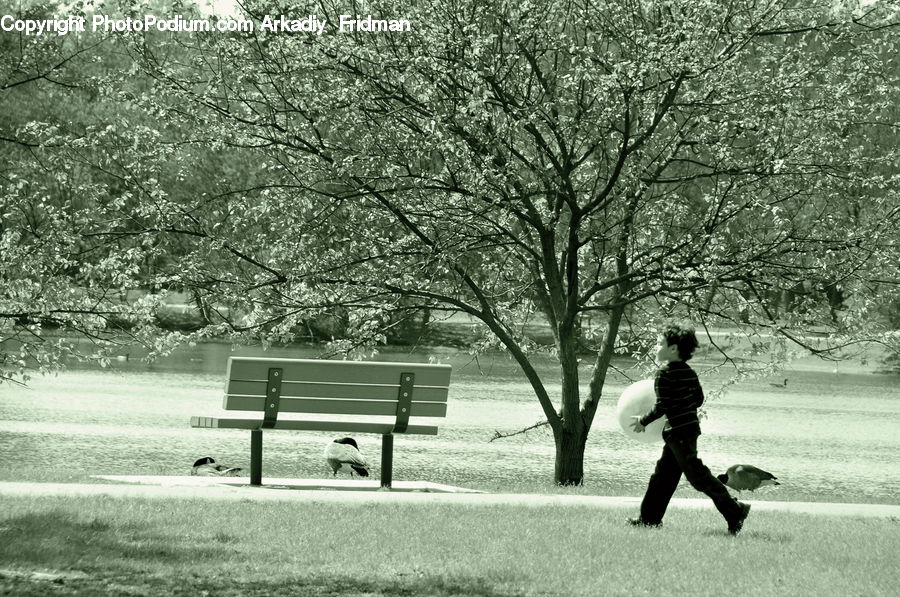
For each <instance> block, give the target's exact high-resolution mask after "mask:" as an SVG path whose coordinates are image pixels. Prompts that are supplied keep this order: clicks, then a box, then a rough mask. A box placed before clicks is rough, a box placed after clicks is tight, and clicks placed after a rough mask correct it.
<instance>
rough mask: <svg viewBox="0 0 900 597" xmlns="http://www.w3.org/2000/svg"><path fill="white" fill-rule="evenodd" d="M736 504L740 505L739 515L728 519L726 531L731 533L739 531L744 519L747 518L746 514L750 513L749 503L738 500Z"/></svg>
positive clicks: (735, 533) (734, 533)
mask: <svg viewBox="0 0 900 597" xmlns="http://www.w3.org/2000/svg"><path fill="white" fill-rule="evenodd" d="M738 506H740V507H741V516H740V518H737V519H735V520H732V521H729V523H728V532H729V533H731V534H732V535H737V534H738V533H740V532H741V528H743V526H744V521H745V520H747V515H749V514H750V504H745V503H744V502H738Z"/></svg>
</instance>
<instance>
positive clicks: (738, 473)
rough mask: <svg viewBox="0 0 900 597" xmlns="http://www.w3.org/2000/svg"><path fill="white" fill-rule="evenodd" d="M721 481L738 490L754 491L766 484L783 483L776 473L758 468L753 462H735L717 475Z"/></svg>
mask: <svg viewBox="0 0 900 597" xmlns="http://www.w3.org/2000/svg"><path fill="white" fill-rule="evenodd" d="M716 478H717V479H718V480H719V481H721V482H722V483H724V484H725V485H727V486H728V487H730V488H732V489H736V490H737V491H744V490H745V489H746V490H748V491H753V490H755V489H759V488H760V487H763V486H765V485H781V483H779V482H778V481H776V477H775V475H773V474H772V473H769V472H766V471H764V470H762V469H761V468H756V467H755V466H753V465H752V464H735V465H733V466H730V467H728V470H727V471H726V472H725V473H723V474H721V475H718V476H717V477H716Z"/></svg>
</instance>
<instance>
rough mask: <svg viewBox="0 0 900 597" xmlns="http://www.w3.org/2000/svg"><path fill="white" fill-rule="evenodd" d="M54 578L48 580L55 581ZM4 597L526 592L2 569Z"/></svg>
mask: <svg viewBox="0 0 900 597" xmlns="http://www.w3.org/2000/svg"><path fill="white" fill-rule="evenodd" d="M51 576H52V578H47V577H51ZM0 594H3V595H17V596H20V597H31V596H45V595H58V596H66V595H129V596H131V597H135V596H147V597H150V596H157V595H172V596H177V597H187V596H196V595H204V596H207V597H294V596H305V595H309V596H315V597H339V596H359V597H363V596H365V597H376V596H380V595H384V596H388V595H390V596H396V597H455V596H462V595H465V596H471V597H512V596H513V595H521V594H522V592H521V590H514V589H510V590H509V591H504V590H502V589H497V588H496V587H493V586H491V583H490V581H485V580H481V579H466V578H462V579H446V578H434V577H429V576H422V577H418V578H416V579H403V580H397V581H390V580H355V579H348V578H329V577H313V578H298V579H283V580H279V581H268V582H257V583H246V582H234V583H230V582H225V581H222V580H221V579H204V578H197V577H192V578H187V579H181V578H171V577H166V578H161V577H159V576H155V577H150V576H143V575H140V574H131V575H116V576H102V575H94V576H92V577H87V578H85V577H77V578H69V577H66V575H56V576H53V575H44V576H42V577H38V576H36V575H35V576H33V575H29V574H27V573H18V574H12V575H11V574H9V573H8V572H4V571H0Z"/></svg>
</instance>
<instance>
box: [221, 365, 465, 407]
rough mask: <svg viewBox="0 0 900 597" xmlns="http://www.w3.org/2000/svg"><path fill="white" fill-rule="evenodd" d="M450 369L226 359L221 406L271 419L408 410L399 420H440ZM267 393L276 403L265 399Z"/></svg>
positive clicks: (445, 367) (428, 366) (444, 404)
mask: <svg viewBox="0 0 900 597" xmlns="http://www.w3.org/2000/svg"><path fill="white" fill-rule="evenodd" d="M450 371H451V367H450V365H430V364H423V363H382V362H374V361H326V360H316V359H275V358H265V357H230V358H229V360H228V375H227V377H228V381H227V384H226V388H225V400H224V403H223V408H225V409H226V410H244V411H264V412H265V413H266V418H267V419H268V418H272V419H273V420H274V418H275V416H277V413H278V412H283V413H318V414H325V413H327V414H336V415H375V416H397V417H398V419H399V418H400V416H401V414H400V409H401V408H407V407H408V408H409V410H408V412H404V413H403V418H404V419H405V418H408V417H409V416H413V417H444V416H446V414H447V394H448V387H449V385H450ZM273 372H275V373H273ZM404 375H405V377H403V378H401V376H404ZM404 380H405V381H404ZM269 392H271V395H275V394H277V395H278V398H277V400H274V401H273V400H267V396H270V394H269ZM404 401H405V403H404V404H401V402H404ZM272 411H274V415H273V414H272Z"/></svg>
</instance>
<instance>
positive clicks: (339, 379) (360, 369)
mask: <svg viewBox="0 0 900 597" xmlns="http://www.w3.org/2000/svg"><path fill="white" fill-rule="evenodd" d="M270 367H281V368H282V369H283V370H284V377H283V379H284V380H285V381H309V382H330V383H351V384H353V383H366V384H378V385H392V384H393V385H397V384H398V383H399V374H400V372H409V373H415V375H416V385H417V386H435V387H440V386H449V385H450V370H451V367H450V365H431V364H425V363H394V362H392V363H382V362H377V361H326V360H322V359H273V358H267V357H231V358H230V359H229V361H228V379H229V380H251V381H253V380H256V381H260V380H265V379H268V370H269V368H270Z"/></svg>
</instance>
